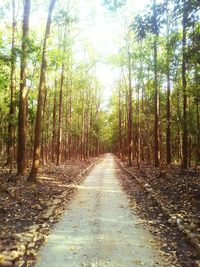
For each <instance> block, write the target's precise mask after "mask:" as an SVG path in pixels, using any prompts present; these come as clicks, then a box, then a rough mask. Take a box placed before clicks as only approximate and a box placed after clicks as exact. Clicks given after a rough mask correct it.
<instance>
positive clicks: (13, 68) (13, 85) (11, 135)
mask: <svg viewBox="0 0 200 267" xmlns="http://www.w3.org/2000/svg"><path fill="white" fill-rule="evenodd" d="M12 9H13V10H12V11H13V14H12V15H13V21H12V48H11V73H10V81H11V83H10V111H9V124H8V158H7V164H8V165H9V167H10V172H11V173H12V170H13V160H14V145H15V126H14V115H15V93H16V49H15V31H16V19H15V0H13V1H12Z"/></svg>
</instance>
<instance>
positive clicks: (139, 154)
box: [137, 85, 141, 169]
mask: <svg viewBox="0 0 200 267" xmlns="http://www.w3.org/2000/svg"><path fill="white" fill-rule="evenodd" d="M137 113H138V114H137V124H138V138H137V139H138V140H137V165H138V169H140V163H141V137H140V134H141V133H140V85H139V86H138V112H137Z"/></svg>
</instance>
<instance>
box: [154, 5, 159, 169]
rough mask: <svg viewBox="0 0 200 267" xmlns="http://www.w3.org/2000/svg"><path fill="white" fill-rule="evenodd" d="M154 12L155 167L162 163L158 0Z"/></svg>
mask: <svg viewBox="0 0 200 267" xmlns="http://www.w3.org/2000/svg"><path fill="white" fill-rule="evenodd" d="M153 13H154V27H155V33H154V44H153V50H154V84H155V93H154V94H155V95H154V109H155V110H154V163H155V167H159V165H160V142H159V92H158V66H157V65H158V59H157V58H158V52H157V39H158V25H157V12H156V0H154V6H153Z"/></svg>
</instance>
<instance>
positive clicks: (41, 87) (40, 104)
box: [28, 0, 56, 182]
mask: <svg viewBox="0 0 200 267" xmlns="http://www.w3.org/2000/svg"><path fill="white" fill-rule="evenodd" d="M55 2H56V0H51V1H50V5H49V11H48V17H47V23H46V31H45V36H44V43H43V53H42V65H41V72H40V83H39V93H38V104H37V114H36V123H35V141H34V152H33V164H32V169H31V172H30V174H29V177H28V181H30V182H34V181H36V180H37V173H38V169H39V163H40V149H41V148H40V146H41V144H40V143H41V120H42V110H43V98H44V92H45V79H46V68H47V41H48V38H49V35H50V29H51V17H52V12H53V9H54V6H55Z"/></svg>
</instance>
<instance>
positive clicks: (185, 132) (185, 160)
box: [182, 1, 188, 169]
mask: <svg viewBox="0 0 200 267" xmlns="http://www.w3.org/2000/svg"><path fill="white" fill-rule="evenodd" d="M186 25H187V8H186V4H185V1H183V18H182V53H183V55H182V87H183V142H182V150H183V160H182V168H184V169H187V167H188V125H187V80H186Z"/></svg>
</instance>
